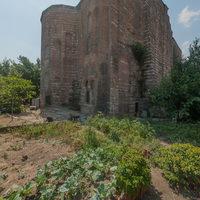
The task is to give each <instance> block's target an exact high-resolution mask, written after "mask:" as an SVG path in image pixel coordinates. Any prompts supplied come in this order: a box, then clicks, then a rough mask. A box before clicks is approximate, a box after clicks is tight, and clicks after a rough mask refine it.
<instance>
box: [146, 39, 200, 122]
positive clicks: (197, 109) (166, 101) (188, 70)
mask: <svg viewBox="0 0 200 200" xmlns="http://www.w3.org/2000/svg"><path fill="white" fill-rule="evenodd" d="M189 50H190V55H189V57H188V58H187V59H185V60H184V61H183V62H180V63H177V64H175V66H174V67H173V68H172V70H171V73H170V74H169V75H168V76H167V77H165V78H164V79H163V80H162V81H161V83H160V85H159V86H157V87H155V88H154V89H153V90H152V91H151V92H150V97H151V100H152V103H153V105H159V106H160V107H162V108H165V110H166V112H167V113H168V114H169V116H171V117H175V118H176V119H177V120H178V121H180V120H200V40H199V39H196V40H195V41H194V42H193V43H192V44H191V46H190V49H189Z"/></svg>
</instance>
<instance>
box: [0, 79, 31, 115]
mask: <svg viewBox="0 0 200 200" xmlns="http://www.w3.org/2000/svg"><path fill="white" fill-rule="evenodd" d="M34 95H35V87H34V86H33V84H32V83H31V81H28V80H25V79H22V78H18V77H11V76H8V77H3V76H0V111H1V112H8V113H13V112H14V113H17V112H21V111H22V109H23V107H22V105H23V104H25V103H27V102H29V100H30V99H32V98H33V96H34Z"/></svg>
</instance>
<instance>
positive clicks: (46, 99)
mask: <svg viewBox="0 0 200 200" xmlns="http://www.w3.org/2000/svg"><path fill="white" fill-rule="evenodd" d="M45 102H46V105H51V96H46V97H45Z"/></svg>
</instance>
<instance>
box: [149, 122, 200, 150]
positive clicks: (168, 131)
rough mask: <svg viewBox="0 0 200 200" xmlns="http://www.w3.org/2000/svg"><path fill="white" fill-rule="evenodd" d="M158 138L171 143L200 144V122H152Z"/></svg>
mask: <svg viewBox="0 0 200 200" xmlns="http://www.w3.org/2000/svg"><path fill="white" fill-rule="evenodd" d="M150 124H151V126H152V127H153V128H154V129H155V131H156V135H157V137H158V138H160V139H162V140H165V141H166V142H169V143H190V144H193V145H195V146H200V123H196V124H188V123H179V124H177V123H173V122H150Z"/></svg>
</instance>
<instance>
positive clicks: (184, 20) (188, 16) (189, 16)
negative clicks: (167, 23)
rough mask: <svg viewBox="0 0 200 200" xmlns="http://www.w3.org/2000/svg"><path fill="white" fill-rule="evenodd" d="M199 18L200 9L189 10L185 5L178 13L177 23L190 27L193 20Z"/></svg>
mask: <svg viewBox="0 0 200 200" xmlns="http://www.w3.org/2000/svg"><path fill="white" fill-rule="evenodd" d="M198 19H200V9H199V10H197V11H194V10H190V9H189V7H188V6H186V7H185V8H184V9H183V10H182V11H181V13H180V14H179V23H181V24H183V25H184V26H185V27H187V28H188V27H190V26H191V23H192V22H193V21H194V20H198Z"/></svg>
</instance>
